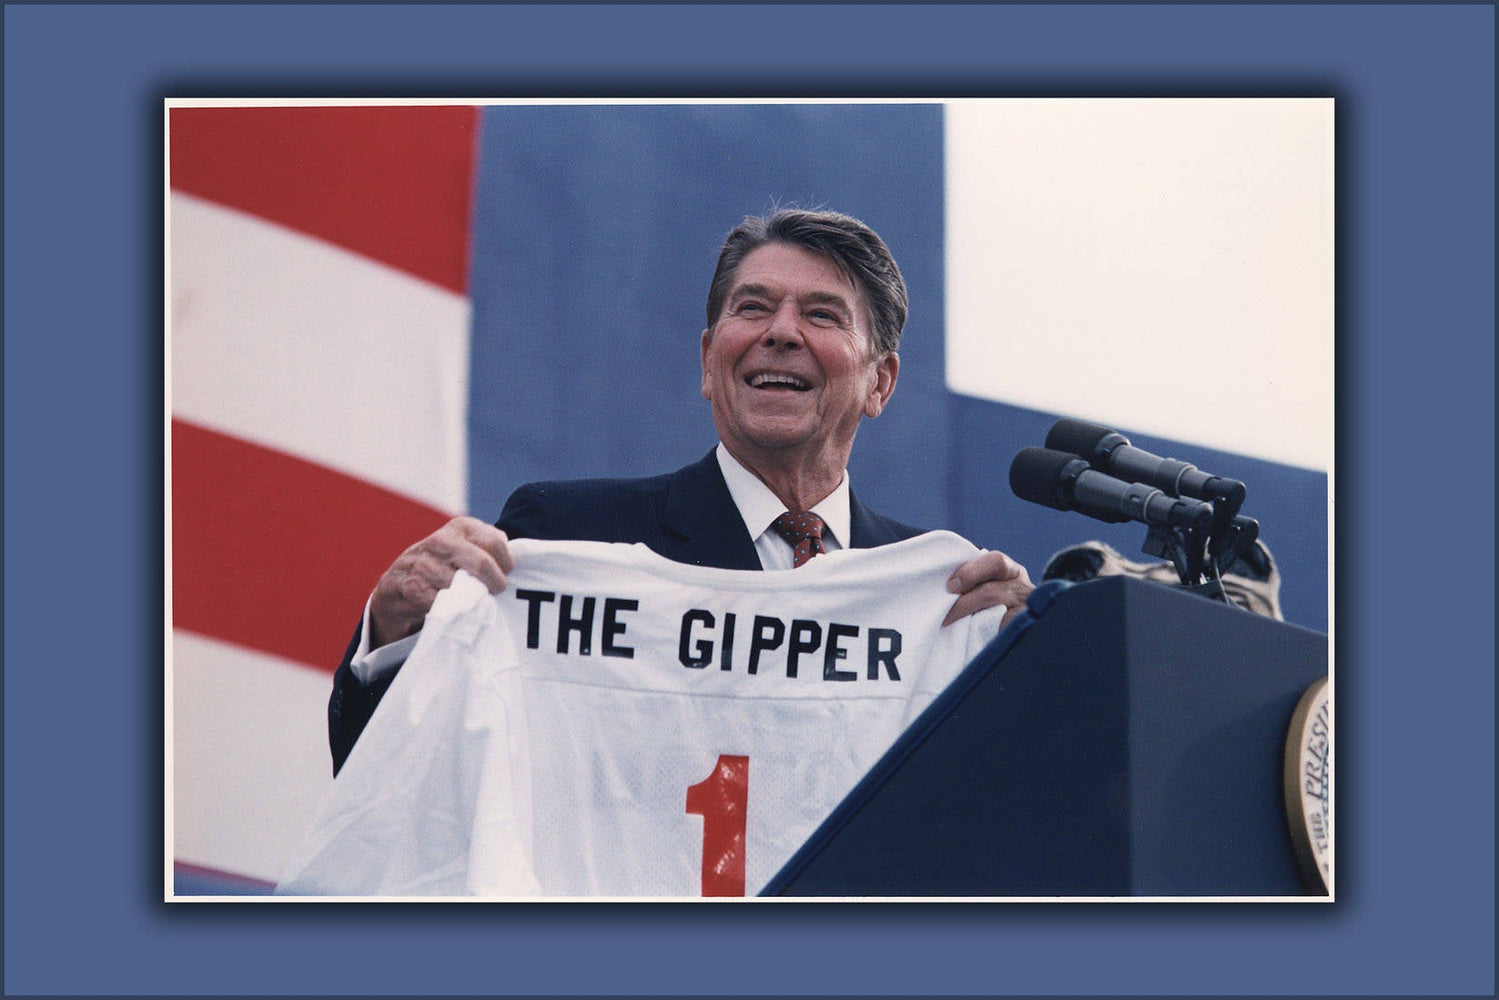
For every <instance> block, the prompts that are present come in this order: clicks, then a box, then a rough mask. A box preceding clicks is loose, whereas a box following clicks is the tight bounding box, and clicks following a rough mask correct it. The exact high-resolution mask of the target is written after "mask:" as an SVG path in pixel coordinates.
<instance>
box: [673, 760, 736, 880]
mask: <svg viewBox="0 0 1499 1000" xmlns="http://www.w3.org/2000/svg"><path fill="white" fill-rule="evenodd" d="M748 805H749V758H748V757H736V756H733V755H732V754H726V753H723V754H719V755H718V764H717V766H715V767H714V768H713V773H712V774H710V775H708V777H707V778H706V779H705V780H703V781H701V782H699V783H698V784H696V785H693V786H692V787H691V788H689V789H687V811H688V812H689V813H690V814H692V815H694V816H701V817H702V818H703V895H704V896H743V895H744V830H745V818H746V816H745V813H746V812H747V807H748Z"/></svg>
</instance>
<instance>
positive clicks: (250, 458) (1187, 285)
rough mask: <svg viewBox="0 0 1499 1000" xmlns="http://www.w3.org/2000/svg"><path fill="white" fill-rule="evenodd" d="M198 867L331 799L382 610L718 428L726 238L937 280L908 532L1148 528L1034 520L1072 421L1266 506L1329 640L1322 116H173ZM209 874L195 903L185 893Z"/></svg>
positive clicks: (1067, 518) (188, 841) (177, 569)
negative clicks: (1035, 494)
mask: <svg viewBox="0 0 1499 1000" xmlns="http://www.w3.org/2000/svg"><path fill="white" fill-rule="evenodd" d="M166 113H167V141H168V149H167V170H168V178H167V182H168V195H167V216H168V217H167V230H166V233H167V239H166V242H167V246H166V251H167V258H166V259H167V268H166V271H167V273H166V279H167V321H168V338H167V344H168V357H167V359H166V362H167V371H168V379H167V390H168V399H167V407H168V411H169V421H170V425H169V426H170V429H169V435H170V440H169V447H168V460H169V475H170V489H169V493H168V503H169V511H168V516H169V531H168V546H169V549H170V559H169V594H168V613H169V626H170V657H169V663H168V669H167V692H166V693H167V699H168V711H167V727H168V732H167V739H168V746H167V751H168V752H167V761H168V784H167V790H168V802H167V831H168V837H167V840H168V843H167V845H166V853H167V860H168V863H169V882H170V881H171V878H172V874H171V873H175V877H176V879H177V882H176V884H177V885H178V887H179V889H181V888H182V887H184V886H193V885H209V886H212V887H213V888H214V889H216V890H217V891H229V890H232V889H234V888H235V887H239V888H242V889H244V890H248V891H254V890H256V889H259V888H264V887H266V886H268V885H269V884H270V883H272V882H274V880H275V879H276V878H277V877H278V876H279V875H280V874H281V869H282V866H283V865H284V864H285V863H286V861H287V859H288V858H289V856H290V854H291V852H292V850H293V849H294V848H295V846H296V844H297V843H298V842H299V840H300V838H301V836H302V834H303V833H304V832H305V830H306V829H307V826H308V824H309V823H310V822H311V820H312V817H313V814H314V812H315V811H316V809H317V807H318V805H319V804H320V802H321V800H322V798H323V796H324V795H326V793H327V790H328V787H329V785H330V783H331V780H332V778H331V765H330V761H329V756H328V750H327V743H326V729H325V711H326V703H327V695H328V692H329V684H330V681H331V672H332V669H333V667H334V666H335V665H336V664H337V662H338V659H339V656H340V654H341V653H342V651H343V648H344V646H345V644H346V643H347V641H348V638H349V636H350V634H351V632H352V631H353V629H354V627H355V625H356V624H357V621H358V618H359V614H360V612H361V609H362V607H363V604H364V600H365V598H366V596H367V595H368V593H369V591H370V588H371V587H372V586H373V584H374V582H375V580H376V579H377V577H378V576H379V574H380V573H381V572H382V571H383V570H384V568H385V567H386V566H387V565H388V564H389V563H390V562H391V561H392V560H393V559H394V558H395V556H396V555H397V554H399V552H400V551H401V550H402V549H403V548H405V547H406V546H407V545H409V544H411V543H412V542H414V541H415V540H417V539H418V538H420V537H421V536H423V535H425V534H427V533H428V532H430V531H431V530H433V529H434V528H436V527H437V526H439V525H441V524H442V523H443V522H444V521H445V520H446V519H447V518H448V517H450V516H452V515H454V514H457V513H472V514H474V515H475V516H479V517H483V518H486V519H493V518H494V517H495V516H496V515H497V514H498V512H499V509H500V506H501V504H502V503H503V500H504V498H505V496H506V495H507V494H508V493H509V492H510V490H512V489H514V488H515V487H516V486H518V485H520V484H522V483H524V482H528V481H531V480H535V479H538V478H567V477H574V476H599V475H644V474H654V473H659V472H664V471H669V470H671V469H674V468H677V467H679V466H681V465H683V464H685V463H687V462H689V461H691V460H693V459H695V458H698V457H700V456H701V455H702V454H703V453H705V452H706V451H707V450H708V449H709V448H710V447H711V446H712V445H713V443H714V440H715V438H714V435H713V430H712V424H711V421H710V420H709V415H708V410H707V404H706V403H705V402H704V401H703V400H702V399H701V398H700V396H699V395H698V382H699V371H698V364H697V349H698V348H697V345H698V335H699V333H700V331H701V330H702V328H703V326H704V323H705V317H704V316H703V305H702V303H703V300H704V298H705V296H706V290H707V283H708V278H709V276H710V274H711V272H712V268H713V263H714V259H715V256H716V253H717V249H718V245H719V243H720V241H721V239H722V237H723V236H724V235H725V234H726V233H727V231H728V230H729V229H730V228H731V227H732V226H733V225H734V224H736V223H737V222H738V221H739V220H740V218H741V217H742V216H744V215H746V214H758V213H761V212H763V211H765V210H767V209H769V208H771V207H773V206H775V205H777V204H797V205H803V206H809V207H815V206H826V207H830V208H835V209H838V210H840V211H844V212H848V213H850V214H853V215H856V216H859V217H860V218H863V219H864V220H865V221H867V222H869V223H870V224H871V225H872V226H873V227H874V228H875V229H876V230H878V231H879V232H880V233H881V234H882V235H883V236H884V237H885V238H886V240H887V241H888V242H889V244H890V246H891V249H892V251H893V252H894V254H895V256H896V259H897V260H898V261H899V262H900V264H901V267H902V269H903V272H904V274H905V277H906V280H907V284H908V286H909V288H910V291H911V299H912V311H911V317H910V320H909V322H908V324H907V328H906V335H905V340H904V342H903V344H902V349H901V356H902V368H901V374H900V384H899V388H898V391H897V393H896V395H895V397H894V400H893V402H892V405H891V408H890V410H889V411H888V412H887V413H886V414H885V415H883V416H882V417H881V418H880V419H879V420H877V421H874V422H872V423H869V424H867V425H866V427H865V428H864V429H863V430H861V432H860V439H859V442H858V443H857V444H856V446H855V457H854V462H853V464H852V466H851V469H850V473H851V476H852V479H853V486H854V489H855V490H856V491H857V492H858V493H859V495H860V496H861V497H862V498H863V499H865V500H866V501H868V502H869V503H870V504H871V505H872V506H874V507H875V508H876V509H879V510H880V511H881V512H882V513H885V514H888V515H890V516H893V517H896V518H899V519H901V520H905V521H909V522H912V523H917V524H925V525H929V526H932V527H946V528H951V529H953V530H956V531H958V532H960V533H962V534H964V535H965V536H967V537H968V538H970V539H971V540H972V541H973V542H975V543H976V544H978V545H980V546H985V547H989V548H1000V549H1003V550H1005V551H1006V552H1009V553H1010V554H1011V555H1014V556H1016V557H1017V558H1019V559H1021V560H1022V561H1023V562H1025V563H1026V565H1027V566H1028V567H1030V570H1031V573H1032V576H1033V577H1037V578H1039V576H1040V571H1041V568H1042V566H1043V565H1044V564H1045V562H1046V560H1047V558H1048V557H1049V556H1050V555H1051V553H1053V552H1055V551H1057V550H1058V549H1060V548H1063V547H1064V546H1066V545H1070V544H1073V543H1075V542H1077V541H1081V540H1084V539H1088V538H1097V539H1101V540H1104V541H1107V542H1109V543H1110V544H1112V545H1113V546H1114V547H1115V548H1117V549H1119V550H1120V551H1121V552H1123V553H1125V554H1126V555H1127V556H1130V557H1133V558H1144V557H1143V556H1140V555H1139V544H1140V541H1141V540H1142V539H1143V535H1144V529H1143V527H1139V526H1129V525H1124V526H1112V525H1107V526H1106V525H1102V524H1098V523H1095V522H1090V521H1086V520H1084V519H1083V518H1081V517H1080V516H1079V515H1068V514H1061V513H1058V512H1054V511H1048V510H1043V509H1041V508H1037V507H1032V506H1029V505H1026V504H1023V503H1021V502H1019V501H1018V500H1015V499H1014V498H1013V497H1012V496H1011V495H1010V493H1009V489H1008V486H1007V483H1006V474H1007V470H1008V467H1009V461H1010V458H1011V457H1012V456H1013V454H1014V453H1015V452H1016V451H1017V450H1019V449H1020V448H1021V447H1023V446H1026V445H1039V444H1040V443H1041V441H1042V438H1043V437H1044V436H1045V431H1046V428H1047V427H1049V426H1050V424H1051V422H1052V421H1053V420H1055V419H1056V417H1057V416H1059V415H1066V416H1075V417H1080V418H1084V419H1089V420H1094V421H1098V422H1102V423H1108V424H1110V425H1112V426H1116V427H1119V428H1120V429H1121V430H1124V431H1125V433H1127V434H1129V435H1130V438H1131V440H1132V441H1133V442H1134V443H1135V444H1137V445H1139V446H1141V447H1145V448H1149V449H1150V450H1152V451H1156V452H1157V453H1159V454H1166V455H1171V456H1173V457H1176V458H1180V459H1183V460H1185V461H1190V462H1194V463H1196V464H1197V465H1199V466H1200V467H1202V468H1204V469H1207V470H1210V471H1212V472H1215V473H1218V474H1221V475H1227V476H1232V477H1234V478H1237V479H1241V480H1243V481H1244V482H1246V483H1247V484H1248V485H1249V491H1250V493H1249V501H1248V502H1247V503H1246V505H1245V509H1244V513H1246V514H1248V515H1250V516H1253V517H1255V518H1257V519H1258V520H1259V521H1260V522H1261V525H1262V537H1263V538H1264V539H1265V540H1266V541H1267V543H1268V544H1269V546H1270V547H1271V549H1272V550H1273V552H1274V553H1275V555H1276V558H1277V560H1278V562H1279V565H1280V569H1281V573H1282V575H1283V578H1284V583H1283V585H1282V591H1281V601H1282V605H1283V607H1284V610H1285V615H1286V618H1287V620H1288V621H1291V622H1293V623H1295V624H1299V625H1303V626H1306V627H1310V628H1314V629H1318V630H1326V629H1328V628H1329V626H1330V622H1329V613H1328V608H1329V602H1328V594H1329V588H1330V578H1329V566H1330V559H1329V554H1328V540H1329V537H1330V531H1329V506H1328V497H1329V496H1330V492H1329V471H1330V470H1331V468H1332V462H1331V460H1332V384H1331V380H1332V332H1333V331H1332V254H1333V245H1332V235H1333V229H1332V206H1333V194H1332V166H1333V150H1332V113H1333V109H1332V102H1330V101H1323V100H1315V101H1301V100H1270V101H1244V100H1228V101H1139V102H1135V101H1117V100H1116V101H1078V100H1074V101H1055V102H1052V101H1035V100H1025V101H956V102H919V103H854V104H850V103H816V104H806V103H754V102H745V103H736V104H717V103H697V102H694V103H676V104H655V103H638V104H611V105H600V104H589V103H547V104H491V105H482V106H481V105H468V104H465V105H434V104H383V105H337V104H335V105H322V106H310V105H300V104H281V105H274V106H248V105H233V106H226V105H219V106H211V105H208V104H204V103H202V102H174V103H172V104H171V105H170V106H169V107H168V108H167V109H166ZM187 891H191V890H190V889H189V890H187Z"/></svg>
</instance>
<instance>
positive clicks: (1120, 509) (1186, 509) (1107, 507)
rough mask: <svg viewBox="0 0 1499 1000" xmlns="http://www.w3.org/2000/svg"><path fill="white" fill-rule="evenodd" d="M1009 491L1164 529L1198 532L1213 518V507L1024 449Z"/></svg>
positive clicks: (1065, 455) (1066, 456)
mask: <svg viewBox="0 0 1499 1000" xmlns="http://www.w3.org/2000/svg"><path fill="white" fill-rule="evenodd" d="M1010 489H1012V490H1013V491H1014V492H1015V495H1016V496H1017V497H1019V498H1020V499H1022V500H1029V501H1030V502H1031V503H1038V504H1040V505H1041V506H1043V507H1051V508H1053V509H1055V510H1075V511H1077V512H1078V513H1080V514H1086V515H1088V516H1089V517H1096V518H1097V519H1098V520H1100V521H1108V522H1110V523H1111V524H1118V523H1120V522H1123V521H1139V522H1141V523H1143V524H1149V525H1156V526H1159V527H1165V528H1195V527H1198V526H1200V525H1204V524H1206V523H1207V522H1208V521H1211V520H1212V518H1213V507H1212V505H1211V504H1206V503H1202V502H1201V501H1198V500H1192V499H1174V498H1172V497H1169V496H1167V495H1166V494H1165V492H1164V491H1162V490H1161V489H1159V488H1158V487H1154V486H1150V485H1148V484H1145V483H1126V482H1123V481H1121V480H1118V479H1115V478H1113V477H1112V476H1106V475H1104V474H1103V473H1102V472H1097V471H1095V470H1093V469H1092V468H1090V467H1089V465H1088V463H1087V462H1086V461H1084V460H1083V459H1081V458H1079V457H1078V456H1077V455H1074V454H1072V453H1070V452H1065V451H1053V450H1051V449H1048V448H1022V449H1021V450H1020V453H1019V454H1018V455H1016V456H1015V460H1014V461H1013V462H1011V463H1010Z"/></svg>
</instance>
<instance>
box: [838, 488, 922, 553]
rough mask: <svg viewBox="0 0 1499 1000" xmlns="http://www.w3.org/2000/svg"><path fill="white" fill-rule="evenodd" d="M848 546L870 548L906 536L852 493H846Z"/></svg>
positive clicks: (887, 543) (896, 540)
mask: <svg viewBox="0 0 1499 1000" xmlns="http://www.w3.org/2000/svg"><path fill="white" fill-rule="evenodd" d="M848 515H849V516H848V534H849V539H848V547H849V548H851V549H872V548H875V547H877V546H880V545H889V544H891V543H893V542H898V541H900V540H901V539H902V538H905V537H907V536H906V535H903V534H901V533H900V532H899V531H896V530H895V529H894V528H893V527H891V523H890V522H889V521H887V520H886V519H885V518H883V517H880V516H879V515H878V514H876V513H875V512H874V511H872V510H870V509H869V508H868V507H866V506H864V505H863V504H862V503H860V502H859V498H858V497H856V496H854V495H853V494H852V493H849V495H848Z"/></svg>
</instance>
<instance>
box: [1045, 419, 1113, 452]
mask: <svg viewBox="0 0 1499 1000" xmlns="http://www.w3.org/2000/svg"><path fill="white" fill-rule="evenodd" d="M1109 437H1114V438H1117V439H1118V440H1115V441H1106V440H1105V439H1106V438H1109ZM1121 444H1129V441H1127V440H1126V439H1125V438H1124V436H1123V435H1122V434H1120V433H1119V432H1118V431H1115V430H1114V429H1113V428H1111V427H1104V426H1103V425H1102V424H1090V423H1088V422H1087V421H1084V420H1069V419H1068V418H1066V417H1063V418H1062V419H1061V420H1058V421H1057V422H1056V423H1054V424H1052V425H1051V430H1049V431H1047V432H1046V447H1048V448H1054V449H1055V450H1057V451H1070V452H1072V454H1074V455H1080V456H1082V457H1083V458H1086V459H1087V460H1088V461H1090V462H1092V461H1093V460H1094V459H1096V458H1103V457H1104V456H1105V455H1107V454H1108V453H1109V452H1110V451H1112V450H1113V448H1114V447H1115V446H1116V445H1121Z"/></svg>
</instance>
